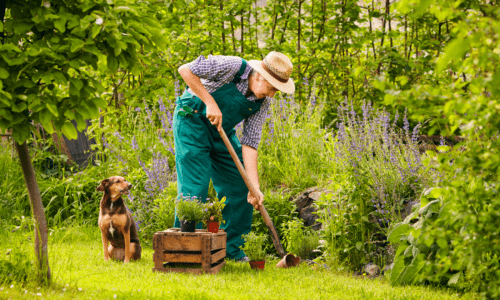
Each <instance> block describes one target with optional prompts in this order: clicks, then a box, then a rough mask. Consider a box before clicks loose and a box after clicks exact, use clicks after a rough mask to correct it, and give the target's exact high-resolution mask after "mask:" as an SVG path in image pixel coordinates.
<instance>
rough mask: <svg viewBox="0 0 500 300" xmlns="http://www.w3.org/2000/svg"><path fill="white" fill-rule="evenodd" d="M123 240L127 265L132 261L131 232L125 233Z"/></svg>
mask: <svg viewBox="0 0 500 300" xmlns="http://www.w3.org/2000/svg"><path fill="white" fill-rule="evenodd" d="M123 238H124V240H125V261H124V262H125V263H128V262H129V261H130V256H131V255H130V230H129V231H128V232H124V233H123Z"/></svg>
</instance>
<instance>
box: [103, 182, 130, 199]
mask: <svg viewBox="0 0 500 300" xmlns="http://www.w3.org/2000/svg"><path fill="white" fill-rule="evenodd" d="M131 188H132V184H130V183H129V182H127V180H126V179H125V178H123V177H121V176H112V177H109V178H108V179H104V180H103V181H102V182H101V184H100V185H99V186H98V187H97V190H98V191H101V192H104V193H105V194H110V195H111V200H113V201H114V200H116V199H118V198H120V196H121V195H128V193H129V191H130V189H131Z"/></svg>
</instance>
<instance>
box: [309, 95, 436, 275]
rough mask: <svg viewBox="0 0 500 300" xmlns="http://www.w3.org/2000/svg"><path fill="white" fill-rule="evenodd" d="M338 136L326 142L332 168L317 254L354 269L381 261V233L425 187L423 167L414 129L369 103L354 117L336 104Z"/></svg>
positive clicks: (383, 253) (384, 251)
mask: <svg viewBox="0 0 500 300" xmlns="http://www.w3.org/2000/svg"><path fill="white" fill-rule="evenodd" d="M338 110H339V112H338V116H339V123H338V125H337V127H338V132H337V135H336V136H335V137H333V136H332V137H330V138H329V140H328V142H327V147H328V150H329V151H330V153H331V154H332V155H331V157H332V158H331V159H330V166H331V169H332V170H333V175H332V177H331V178H332V181H331V185H330V190H333V191H334V192H333V193H332V194H327V195H324V196H323V198H322V199H321V200H320V201H319V202H318V204H319V206H320V207H321V209H320V211H319V214H320V219H321V222H322V223H323V224H324V226H325V231H324V239H325V241H326V244H325V245H324V248H323V250H324V251H326V253H325V254H326V255H325V256H326V257H328V259H329V260H330V262H331V263H333V264H337V265H338V266H339V267H342V265H345V266H347V267H348V268H349V269H359V268H361V267H362V266H363V265H364V264H366V263H368V262H374V263H377V264H383V263H385V262H386V260H387V254H388V253H387V249H385V248H384V246H385V235H386V233H387V229H388V227H389V224H390V223H391V222H394V221H400V218H401V217H400V216H401V214H402V212H403V211H404V208H405V206H409V205H411V202H414V201H415V198H416V195H418V194H419V193H420V191H421V190H422V189H423V188H425V187H428V186H429V185H430V181H431V180H430V178H429V174H428V172H429V169H428V168H427V167H426V166H425V165H424V163H423V161H422V157H421V155H420V153H419V150H418V145H417V140H416V138H417V135H418V130H419V127H420V125H417V126H416V127H415V128H414V129H413V131H410V128H409V123H408V120H407V118H406V114H405V116H404V117H403V123H404V128H403V129H400V128H399V127H397V125H396V124H397V122H396V121H397V120H398V119H399V116H398V115H396V116H395V118H394V121H392V122H391V120H390V115H389V113H387V112H386V111H385V110H376V109H374V108H373V107H372V106H371V105H370V104H369V103H368V104H364V105H363V106H362V115H361V116H359V115H358V113H357V112H356V111H355V109H354V107H353V106H352V104H351V105H349V104H347V103H343V104H342V105H340V106H339V109H338Z"/></svg>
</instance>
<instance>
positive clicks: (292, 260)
mask: <svg viewBox="0 0 500 300" xmlns="http://www.w3.org/2000/svg"><path fill="white" fill-rule="evenodd" d="M299 264H300V257H299V256H295V255H293V254H287V255H285V257H283V259H281V260H280V261H279V262H278V264H277V265H276V267H277V268H289V267H295V266H298V265H299Z"/></svg>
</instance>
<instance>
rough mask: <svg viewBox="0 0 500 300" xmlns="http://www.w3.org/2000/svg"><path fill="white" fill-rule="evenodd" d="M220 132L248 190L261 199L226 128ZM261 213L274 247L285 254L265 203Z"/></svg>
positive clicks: (281, 253) (279, 252)
mask: <svg viewBox="0 0 500 300" xmlns="http://www.w3.org/2000/svg"><path fill="white" fill-rule="evenodd" d="M219 134H220V136H221V138H222V140H223V141H224V144H226V147H227V150H229V154H231V157H232V158H233V161H234V163H235V164H236V167H237V168H238V171H240V174H241V177H243V181H245V184H246V186H247V187H248V190H249V191H250V193H252V195H253V196H254V197H255V198H257V199H259V192H258V191H257V189H256V188H255V187H254V185H253V184H252V182H251V181H250V177H248V174H247V171H245V168H244V167H243V165H242V164H241V161H240V159H239V158H238V155H237V154H236V152H235V151H234V148H233V146H232V145H231V142H229V139H228V138H227V135H226V132H225V131H224V129H221V130H219ZM259 211H260V214H261V215H262V218H263V219H264V223H266V226H267V229H268V230H269V235H270V236H271V239H272V240H273V244H274V248H275V249H276V251H277V252H278V255H279V256H280V257H284V256H285V251H284V250H283V246H282V245H281V242H280V239H279V236H278V233H277V232H276V229H275V228H274V224H273V221H272V220H271V218H270V217H269V214H268V213H267V210H266V208H265V207H264V205H260V207H259Z"/></svg>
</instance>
